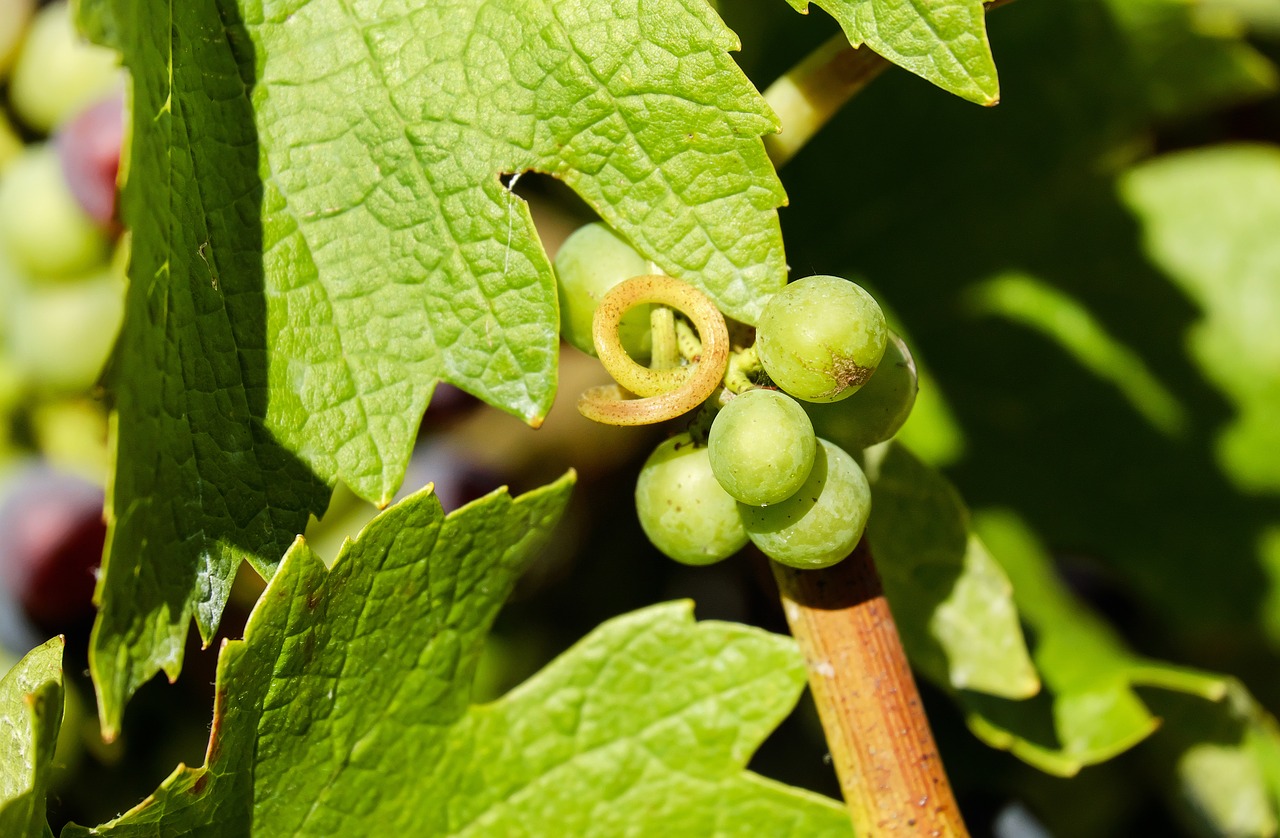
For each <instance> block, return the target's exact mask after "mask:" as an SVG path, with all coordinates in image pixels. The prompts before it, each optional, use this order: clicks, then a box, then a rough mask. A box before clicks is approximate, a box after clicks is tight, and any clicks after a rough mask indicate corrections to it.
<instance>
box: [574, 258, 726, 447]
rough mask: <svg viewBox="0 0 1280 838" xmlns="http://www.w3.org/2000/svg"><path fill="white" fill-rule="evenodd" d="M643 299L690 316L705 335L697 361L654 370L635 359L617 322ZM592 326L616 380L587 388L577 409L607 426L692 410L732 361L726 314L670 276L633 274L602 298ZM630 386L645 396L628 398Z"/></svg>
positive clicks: (606, 365)
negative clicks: (681, 365) (624, 345)
mask: <svg viewBox="0 0 1280 838" xmlns="http://www.w3.org/2000/svg"><path fill="white" fill-rule="evenodd" d="M643 303H657V304H659V305H664V306H670V307H671V308H673V309H675V310H676V311H679V312H680V313H681V314H683V315H684V316H685V317H688V318H689V320H690V321H691V322H692V323H693V326H694V328H695V329H697V330H698V337H699V338H701V340H702V352H701V355H700V357H699V358H698V361H697V363H695V364H692V365H690V366H687V367H677V368H675V369H665V370H654V369H649V368H648V367H644V366H641V365H640V364H637V363H636V362H635V361H633V360H631V356H630V355H628V354H627V352H626V350H625V349H623V348H622V343H621V342H620V341H619V340H618V324H619V323H620V322H621V320H622V316H623V315H624V314H626V313H627V311H628V310H630V309H631V308H632V307H634V306H638V305H641V304H643ZM591 328H592V338H593V340H594V342H595V346H596V353H597V354H598V355H599V356H600V362H601V363H602V364H604V368H605V369H606V370H608V371H609V374H610V375H612V376H613V378H614V380H615V381H617V382H618V383H617V384H609V385H605V386H602V387H592V388H591V389H589V390H587V391H586V392H585V393H583V394H582V395H581V396H580V397H579V398H578V412H579V413H581V414H582V415H583V416H585V417H587V418H588V419H593V420H595V421H596V422H602V423H604V424H606V425H650V424H653V423H655V422H662V421H665V420H667V419H674V418H675V417H677V416H680V415H681V414H684V413H687V412H689V411H690V410H693V409H694V408H695V407H697V406H698V405H700V404H702V402H704V401H706V399H707V397H708V396H710V395H711V394H712V393H713V392H714V391H715V389H716V387H718V386H719V385H720V382H721V380H722V379H723V378H724V373H725V369H726V367H727V366H728V363H729V330H728V328H727V327H726V326H725V322H724V315H722V314H721V313H720V311H719V309H717V308H716V306H715V303H713V302H711V299H710V298H709V297H707V295H706V294H703V293H702V292H701V291H699V290H698V289H696V288H694V287H693V286H692V285H688V284H686V283H683V282H681V281H680V280H678V279H673V278H671V277H669V276H662V275H659V274H649V275H646V276H634V277H632V278H631V279H628V280H624V281H623V282H620V283H618V284H617V285H615V286H614V287H613V288H611V289H610V290H609V293H608V294H605V296H604V299H602V300H601V301H600V305H599V307H597V308H596V314H595V319H594V320H593V321H592V324H591ZM624 388H625V390H624ZM627 391H630V392H631V393H635V394H636V395H638V396H641V398H637V399H629V398H626V395H627Z"/></svg>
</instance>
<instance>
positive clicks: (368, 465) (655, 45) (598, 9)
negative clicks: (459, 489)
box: [81, 0, 785, 735]
mask: <svg viewBox="0 0 1280 838" xmlns="http://www.w3.org/2000/svg"><path fill="white" fill-rule="evenodd" d="M81 21H82V23H83V24H84V25H85V26H86V27H87V28H89V29H90V30H91V31H92V32H93V33H94V34H95V35H96V36H97V37H98V38H99V39H100V40H103V41H106V42H108V43H110V44H111V45H113V46H115V47H116V48H118V49H119V50H120V51H121V52H122V53H123V55H124V61H125V63H126V65H127V66H128V67H129V68H130V70H131V71H132V74H133V99H132V101H133V118H132V149H131V151H130V153H129V160H128V165H127V167H126V169H127V180H126V184H125V188H124V195H123V198H122V207H123V210H122V211H123V216H124V220H125V222H126V224H127V225H128V226H129V227H130V228H131V229H132V231H133V256H132V263H131V266H130V277H131V284H130V290H129V297H128V302H127V314H126V319H125V325H124V331H123V336H122V338H121V343H120V347H119V350H118V353H117V358H116V363H115V366H114V375H113V377H112V386H113V390H114V392H115V397H116V420H115V429H116V436H115V447H116V463H117V466H118V470H117V473H116V475H115V479H114V485H113V488H112V491H111V494H110V498H111V500H110V507H111V508H110V516H111V535H110V546H109V548H108V561H107V564H106V574H105V577H104V580H103V583H102V586H101V588H100V591H99V597H100V600H101V617H100V621H99V623H98V625H97V627H96V630H95V634H94V641H93V656H92V660H91V663H92V669H93V672H94V678H95V684H96V685H97V688H98V691H99V697H100V699H101V701H100V707H101V712H102V716H103V721H104V726H105V728H106V730H107V733H108V735H110V734H111V733H113V732H114V730H115V728H116V727H117V725H118V721H119V716H120V712H121V707H122V705H123V703H124V701H125V700H126V699H127V697H128V696H129V695H131V694H132V692H133V691H134V690H135V689H136V688H137V687H138V686H139V685H140V684H141V683H143V682H144V681H146V680H147V679H149V678H150V677H151V676H152V675H153V674H155V672H156V671H157V669H164V671H165V672H166V673H168V674H169V675H170V677H173V676H175V675H176V673H177V671H178V670H179V668H180V666H181V657H182V647H183V640H184V637H185V634H186V632H187V623H188V621H189V619H190V617H191V615H192V614H193V613H194V616H195V618H196V624H197V626H198V628H199V630H200V632H201V635H202V637H204V638H205V640H206V641H207V640H208V639H209V637H210V636H211V635H212V633H213V631H214V629H215V628H216V626H217V623H218V620H219V617H220V615H221V610H222V606H223V604H224V602H225V599H226V592H227V588H228V586H229V584H230V580H231V578H232V576H233V575H234V572H235V570H236V567H237V566H238V564H239V562H240V561H241V560H243V559H248V560H249V561H251V562H252V563H253V564H254V566H255V568H256V569H257V570H258V571H259V572H260V573H263V574H266V575H270V573H271V572H273V570H274V565H275V562H276V561H277V559H278V557H279V556H280V555H281V554H282V553H283V551H284V549H285V548H286V547H287V544H288V542H289V541H290V540H291V539H292V537H293V535H294V534H295V533H298V532H300V531H301V530H302V529H303V527H304V526H305V523H306V520H307V515H308V514H309V513H315V514H319V513H320V512H321V511H322V510H323V508H324V503H325V498H326V496H327V491H328V486H330V485H332V483H333V482H334V481H335V480H337V479H339V478H341V479H342V480H343V481H344V482H346V483H347V484H348V485H350V486H351V487H352V488H353V489H355V491H356V492H357V493H359V494H360V495H361V496H363V497H365V498H368V499H370V500H375V501H378V502H380V503H382V504H385V503H386V502H387V501H388V500H389V498H390V497H391V496H392V495H393V494H394V491H395V489H396V488H397V486H398V485H399V483H400V482H401V480H402V479H403V475H404V470H405V467H406V462H407V458H408V455H409V451H410V447H411V444H412V441H413V438H414V435H415V432H416V429H417V427H418V423H419V419H420V418H421V416H422V413H423V411H424V409H425V407H426V404H427V402H428V400H429V398H430V395H431V392H432V388H433V387H434V385H435V383H436V381H438V380H446V381H450V382H452V383H454V384H457V385H459V386H460V387H462V388H463V389H465V390H468V391H470V392H472V393H475V394H476V395H478V396H480V397H482V398H484V399H485V400H487V401H488V402H490V403H492V404H494V405H496V406H498V407H501V408H503V409H505V410H508V411H510V412H512V413H515V414H517V415H519V416H521V417H523V418H525V419H526V420H527V421H529V422H531V423H537V422H539V421H540V419H541V417H542V416H543V415H544V414H545V412H546V410H547V409H548V407H549V405H550V403H551V400H552V398H553V396H554V393H555V384H556V369H555V363H556V349H557V310H556V295H555V288H554V279H553V277H552V273H551V267H550V264H549V262H548V261H547V258H546V255H545V253H544V252H543V250H542V248H541V246H540V244H539V242H538V238H537V234H536V231H535V230H534V228H533V224H532V221H531V219H530V216H529V212H528V210H527V207H526V206H525V204H524V202H523V201H521V200H520V199H519V198H517V197H516V196H515V195H514V194H513V193H512V192H511V191H510V190H509V189H508V188H507V187H506V186H504V184H503V182H502V180H501V178H500V176H501V175H502V174H503V173H520V172H524V171H526V170H538V171H543V172H548V173H551V174H553V175H554V176H556V177H557V178H560V179H561V180H563V181H564V182H566V183H568V184H569V185H570V186H571V187H573V188H574V189H575V190H577V191H578V192H579V194H581V195H582V196H583V197H584V198H585V199H587V201H588V202H589V203H590V204H592V206H594V207H595V208H596V209H597V210H598V211H599V212H600V214H601V215H602V216H603V217H604V218H605V220H607V221H608V222H610V223H611V224H612V225H614V226H615V227H616V228H617V229H618V230H619V231H620V232H621V233H622V234H623V235H625V236H626V237H628V238H629V239H630V240H631V241H632V242H633V243H634V244H635V245H636V246H637V248H638V249H639V250H640V251H641V252H642V253H644V254H645V255H647V256H649V257H650V258H652V259H653V260H654V261H655V262H657V263H658V264H659V265H660V266H661V267H662V268H664V269H665V270H667V271H668V272H669V273H672V274H673V275H676V276H682V277H686V278H688V279H689V281H691V282H693V283H695V284H698V285H701V286H702V287H704V288H705V289H706V290H707V291H708V292H709V293H711V294H712V295H713V296H714V297H715V298H716V300H717V302H718V303H719V304H720V305H721V307H722V308H724V309H725V310H726V311H727V312H728V313H729V314H732V315H734V316H735V317H738V318H740V319H742V320H745V321H748V322H750V321H753V320H754V318H755V316H756V314H757V313H758V310H759V306H760V305H761V304H762V301H763V299H764V298H765V297H766V296H767V295H768V293H769V292H770V291H771V290H773V289H776V288H777V287H779V286H780V285H781V284H782V283H783V282H784V281H785V265H784V261H783V254H782V246H781V238H780V234H779V229H778V219H777V212H776V207H777V206H778V205H779V204H780V203H782V201H783V200H784V195H783V192H782V189H781V186H780V184H779V183H778V181H777V177H776V175H775V174H774V172H773V169H772V167H771V166H770V164H769V162H768V160H767V159H766V156H765V153H764V148H763V144H762V143H761V141H760V134H761V133H763V132H767V131H772V130H775V129H776V124H775V118H774V116H773V115H772V113H771V112H770V111H769V109H768V107H767V106H766V105H765V104H764V102H763V99H762V98H761V97H760V96H759V94H758V93H757V92H756V91H755V90H754V88H753V87H752V86H751V85H750V83H749V82H747V80H746V79H745V77H744V76H743V75H742V74H741V72H740V71H739V70H738V69H737V67H736V65H735V64H734V63H733V61H732V60H731V59H730V57H729V56H728V54H727V51H728V50H730V49H735V48H736V47H737V41H736V39H735V37H734V36H733V34H732V33H731V32H729V30H728V29H726V28H725V27H724V25H723V24H722V23H721V22H720V21H719V19H718V18H716V17H715V15H714V14H713V13H712V12H711V11H710V10H709V9H708V8H707V7H706V5H705V4H704V3H701V2H696V1H695V0H660V2H652V3H651V2H644V3H640V2H638V1H637V0H613V2H609V3H593V4H589V5H584V4H581V3H577V2H572V1H571V0H556V2H548V3H537V4H530V3H524V2H520V0H502V2H499V3H492V2H482V0H467V2H458V3H450V4H438V3H432V4H418V5H417V7H415V8H409V7H407V6H403V5H401V4H378V11H376V12H375V11H374V10H373V7H372V6H371V5H369V4H354V5H353V4H348V3H344V2H339V0H294V2H285V0H268V1H267V2H251V0H243V2H233V0H199V1H198V2H191V3H180V4H173V5H172V6H171V7H169V8H167V9H166V11H165V13H163V14H161V13H158V12H157V11H156V10H155V9H153V8H152V7H151V5H150V4H147V3H143V2H140V0H85V2H84V3H83V4H82V14H81Z"/></svg>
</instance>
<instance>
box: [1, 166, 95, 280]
mask: <svg viewBox="0 0 1280 838" xmlns="http://www.w3.org/2000/svg"><path fill="white" fill-rule="evenodd" d="M0 245H3V247H4V250H5V252H6V253H8V255H9V257H10V258H11V259H12V260H13V261H14V263H15V264H16V265H17V266H18V267H19V268H22V269H25V270H26V271H27V272H28V273H29V274H31V275H32V278H33V279H39V278H46V279H66V278H72V277H74V276H77V275H81V274H84V273H85V272H86V271H89V270H92V269H94V268H98V267H101V266H102V265H103V264H104V263H105V262H106V258H107V252H108V251H107V238H106V235H105V234H104V233H103V232H102V231H101V230H100V229H99V228H98V226H97V225H96V224H94V223H93V219H91V218H89V216H88V215H86V214H85V211H84V210H83V209H81V208H80V204H79V203H78V202H77V201H76V199H75V197H74V196H73V195H72V194H71V189H70V188H69V187H68V186H67V182H66V180H65V179H63V177H62V165H61V163H59V162H58V154H57V152H56V151H55V150H54V149H53V147H52V146H50V145H43V144H42V145H36V146H29V147H28V148H27V150H26V151H25V152H24V153H23V154H21V155H20V156H19V157H18V158H17V159H15V160H14V161H13V162H12V163H10V164H9V167H8V168H7V169H5V172H4V176H3V178H0Z"/></svg>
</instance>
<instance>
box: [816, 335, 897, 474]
mask: <svg viewBox="0 0 1280 838" xmlns="http://www.w3.org/2000/svg"><path fill="white" fill-rule="evenodd" d="M919 390H920V385H919V382H918V381H917V378H916V362H915V359H914V358H912V357H911V351H910V350H908V349H907V345H906V344H905V343H904V342H903V340H902V338H900V337H898V336H897V335H895V334H893V333H892V332H890V333H889V343H888V345H887V346H886V347H885V350H884V357H883V358H881V359H880V364H879V365H878V366H877V367H876V372H875V375H873V376H871V380H870V381H868V382H867V383H866V384H865V385H863V387H862V389H861V390H859V391H858V392H857V393H854V394H853V396H852V397H850V398H848V399H845V400H843V401H841V402H838V403H836V404H810V405H808V406H807V407H806V408H805V409H806V410H807V411H808V413H809V418H810V419H812V420H813V427H814V431H815V432H817V433H819V434H821V435H822V436H823V437H825V438H826V439H829V440H831V441H832V442H835V443H836V444H838V445H840V446H841V447H842V448H844V449H845V450H848V451H861V450H862V449H863V448H870V447H871V446H872V445H875V444H877V443H880V442H884V441H885V440H887V439H891V438H893V435H894V434H896V433H897V432H898V430H899V429H900V428H901V427H902V426H903V424H904V423H905V422H906V421H907V417H908V416H910V415H911V408H912V407H913V406H914V405H915V403H916V393H917V392H918V391H919Z"/></svg>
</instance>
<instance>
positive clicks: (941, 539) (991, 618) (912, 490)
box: [866, 442, 1040, 698]
mask: <svg viewBox="0 0 1280 838" xmlns="http://www.w3.org/2000/svg"><path fill="white" fill-rule="evenodd" d="M866 471H867V478H868V480H869V481H870V482H871V501H872V510H873V511H872V515H871V519H870V521H869V522H868V524H867V538H868V539H869V540H870V542H871V549H872V552H873V553H874V555H875V557H876V566H877V568H878V569H879V571H880V575H881V577H882V579H883V582H884V589H885V596H886V597H887V598H888V600H889V604H890V606H891V607H892V608H893V613H894V617H895V619H896V621H897V624H898V631H899V633H900V634H901V635H902V643H903V646H904V647H905V648H906V650H907V654H908V656H909V657H910V658H911V663H912V665H913V666H915V667H917V668H918V669H920V670H921V672H922V673H923V674H924V675H926V676H927V677H928V678H929V679H930V680H932V681H934V682H935V683H937V684H939V685H941V686H943V687H946V688H950V689H956V690H972V691H975V692H980V693H987V694H990V695H996V696H1002V697H1005V698H1026V697H1027V696H1031V695H1035V694H1036V692H1037V691H1038V690H1039V689H1040V681H1039V679H1038V677H1037V676H1036V672H1035V668H1034V666H1032V663H1031V658H1030V655H1029V653H1028V652H1027V647H1026V641H1025V640H1024V639H1023V636H1022V629H1021V627H1020V626H1019V624H1018V612H1017V609H1016V608H1015V607H1014V605H1013V598H1012V590H1011V589H1010V586H1009V580H1008V578H1007V577H1006V576H1005V575H1004V572H1003V571H1002V570H1001V569H1000V566H999V565H998V564H996V562H995V561H994V560H992V558H991V556H990V555H989V554H988V553H987V550H986V548H985V547H984V546H983V545H982V542H981V541H979V540H978V539H977V538H976V537H975V536H974V535H973V534H972V533H971V532H970V530H969V510H968V509H966V508H965V506H964V502H963V501H961V500H960V496H959V495H958V494H957V493H956V491H955V489H954V488H952V486H951V485H950V484H949V483H948V482H947V481H946V479H945V478H943V477H942V475H940V474H938V473H937V472H936V471H934V470H933V469H931V468H929V467H928V466H926V465H925V464H924V463H922V462H920V461H919V460H918V459H916V458H915V457H914V456H912V455H911V453H910V452H909V451H907V449H906V448H904V447H903V446H902V445H901V444H899V443H894V442H890V443H885V444H883V445H879V446H875V447H873V448H870V449H868V450H867V454H866Z"/></svg>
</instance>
